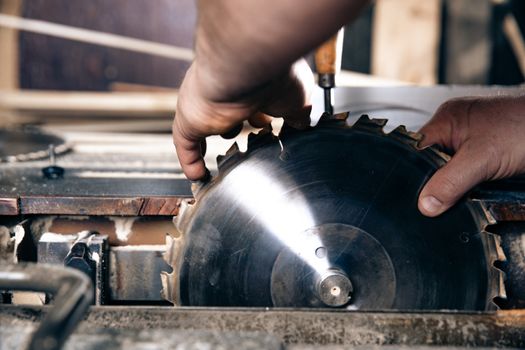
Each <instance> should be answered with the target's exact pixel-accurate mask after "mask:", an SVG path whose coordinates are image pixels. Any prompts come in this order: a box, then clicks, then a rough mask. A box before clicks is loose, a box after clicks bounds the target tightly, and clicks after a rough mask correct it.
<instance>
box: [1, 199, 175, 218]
mask: <svg viewBox="0 0 525 350" xmlns="http://www.w3.org/2000/svg"><path fill="white" fill-rule="evenodd" d="M181 200H182V198H178V197H148V198H143V197H50V196H27V197H21V198H20V213H21V214H47V215H110V216H141V215H142V216H145V215H148V216H165V215H168V216H172V215H177V213H178V211H179V207H180V203H181ZM4 215H7V214H4Z"/></svg>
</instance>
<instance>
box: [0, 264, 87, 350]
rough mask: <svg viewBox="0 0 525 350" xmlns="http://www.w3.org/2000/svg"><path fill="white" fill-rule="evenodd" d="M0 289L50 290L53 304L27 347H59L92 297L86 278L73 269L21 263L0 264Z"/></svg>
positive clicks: (47, 349)
mask: <svg viewBox="0 0 525 350" xmlns="http://www.w3.org/2000/svg"><path fill="white" fill-rule="evenodd" d="M0 290H24V291H35V292H45V293H50V294H53V295H54V296H55V299H54V300H55V301H54V307H53V308H52V309H51V310H50V311H49V313H48V314H47V316H46V317H45V318H44V320H42V322H41V323H40V326H39V327H38V328H37V330H36V331H35V332H34V333H33V337H32V339H31V341H30V342H29V345H28V347H27V349H29V350H37V349H41V350H58V349H60V348H62V345H64V343H65V341H66V339H67V337H68V336H69V335H70V334H71V333H72V332H73V330H74V329H75V327H76V326H77V325H78V323H79V322H80V321H81V320H82V318H83V316H84V314H85V313H86V311H87V310H88V308H89V306H90V304H91V301H92V299H93V287H92V285H91V281H90V280H89V278H88V277H87V276H86V275H85V274H83V273H82V272H80V271H77V270H75V269H71V268H66V267H58V266H56V265H45V264H31V263H22V264H17V265H7V266H2V267H1V268H0Z"/></svg>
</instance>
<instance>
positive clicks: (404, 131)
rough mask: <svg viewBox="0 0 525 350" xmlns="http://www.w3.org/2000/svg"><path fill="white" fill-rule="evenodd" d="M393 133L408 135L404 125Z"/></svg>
mask: <svg viewBox="0 0 525 350" xmlns="http://www.w3.org/2000/svg"><path fill="white" fill-rule="evenodd" d="M392 132H396V133H400V134H405V135H408V132H407V128H406V126H404V125H399V126H398V127H396V128H395V129H394V130H392ZM409 136H410V135H409Z"/></svg>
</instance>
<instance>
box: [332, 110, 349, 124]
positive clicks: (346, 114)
mask: <svg viewBox="0 0 525 350" xmlns="http://www.w3.org/2000/svg"><path fill="white" fill-rule="evenodd" d="M349 116H350V112H343V113H337V114H336V115H335V116H334V117H335V119H337V120H342V121H345V122H346V121H347V120H348V117H349Z"/></svg>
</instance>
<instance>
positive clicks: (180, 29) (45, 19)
mask: <svg viewBox="0 0 525 350" xmlns="http://www.w3.org/2000/svg"><path fill="white" fill-rule="evenodd" d="M0 12H1V14H0V62H1V63H2V64H1V65H0V90H1V93H0V112H1V113H0V122H1V123H3V124H13V123H44V122H45V123H51V124H53V123H54V124H55V125H57V126H58V127H71V126H72V125H74V126H79V125H81V126H83V127H84V128H89V129H90V130H94V131H109V130H114V129H115V128H117V129H119V130H121V131H164V132H167V131H169V124H170V119H171V116H172V113H173V110H174V108H175V104H176V89H177V87H178V86H179V85H180V82H181V80H182V78H183V76H184V72H185V70H186V69H187V68H188V66H189V63H190V61H191V57H192V53H191V48H192V43H193V33H194V26H195V22H196V16H197V14H196V8H195V3H194V1H193V0H152V1H142V0H91V1H83V0H25V1H24V0H0ZM524 33H525V2H524V1H518V0H492V1H491V0H425V1H418V0H378V1H375V2H373V4H372V5H371V6H370V7H369V8H368V9H367V10H366V11H365V12H364V13H362V15H361V16H360V17H359V19H358V20H357V21H355V22H354V23H352V24H349V25H348V26H346V28H345V37H344V50H343V58H342V69H343V72H342V73H341V74H340V76H339V78H338V83H339V85H340V86H363V85H365V86H392V85H394V86H395V85H406V84H414V85H433V84H470V85H472V84H473V85H486V84H499V85H516V84H522V83H523V82H524V74H525V43H524V37H525V35H524ZM73 92H74V93H73ZM122 118H128V119H131V120H132V122H126V123H125V125H121V124H120V123H117V124H115V123H116V122H118V121H122ZM121 128H123V129H121Z"/></svg>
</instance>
